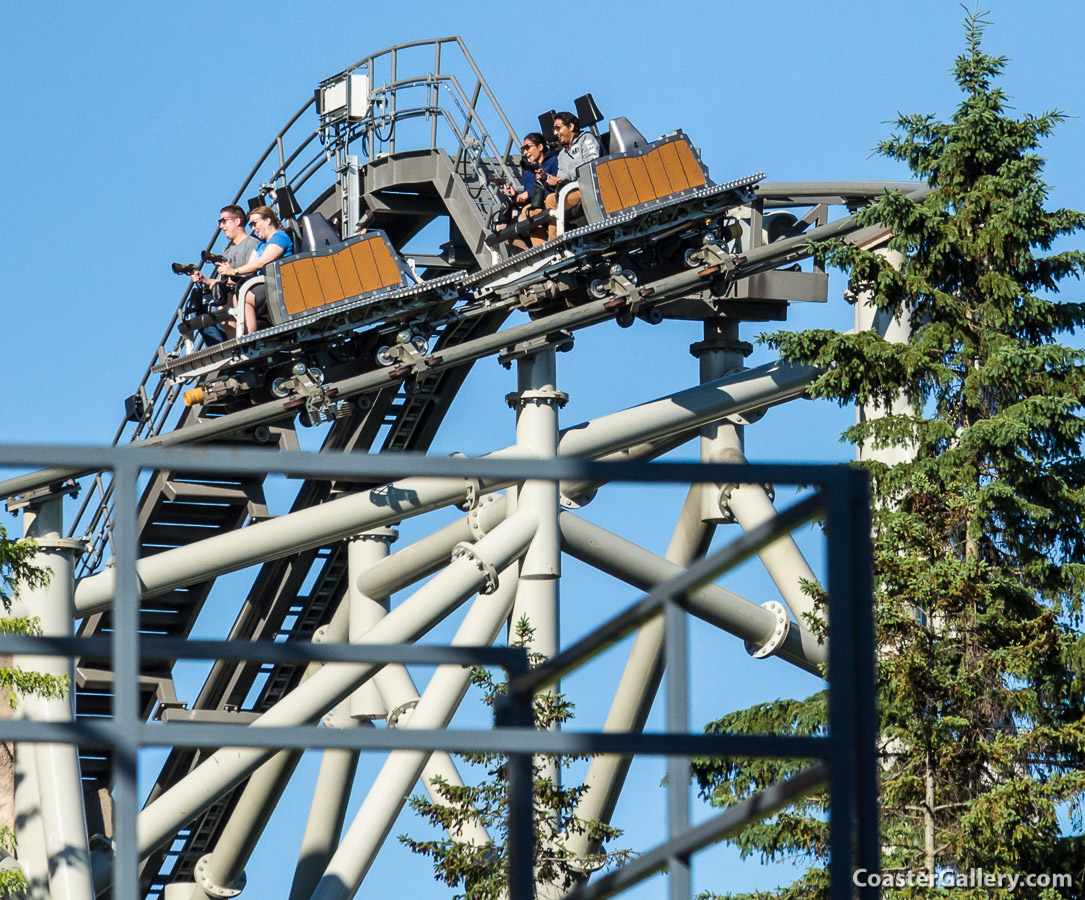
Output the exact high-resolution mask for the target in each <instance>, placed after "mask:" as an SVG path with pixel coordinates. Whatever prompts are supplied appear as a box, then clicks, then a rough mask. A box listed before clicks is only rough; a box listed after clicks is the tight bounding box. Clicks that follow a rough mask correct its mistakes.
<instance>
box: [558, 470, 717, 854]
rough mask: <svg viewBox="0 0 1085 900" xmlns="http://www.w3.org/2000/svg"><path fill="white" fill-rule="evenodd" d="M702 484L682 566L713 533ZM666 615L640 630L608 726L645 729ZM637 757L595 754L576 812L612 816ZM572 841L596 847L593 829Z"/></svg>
mask: <svg viewBox="0 0 1085 900" xmlns="http://www.w3.org/2000/svg"><path fill="white" fill-rule="evenodd" d="M703 495H704V491H703V489H702V485H698V484H694V485H690V489H689V492H688V493H687V494H686V502H685V503H684V504H683V506H682V512H681V514H680V515H679V516H678V522H677V524H676V525H675V529H674V534H673V535H672V537H671V542H670V546H669V547H668V548H667V555H666V560H667V561H668V562H671V563H674V564H675V565H676V566H688V565H689V564H690V563H691V562H692V561H693V560H694V558H695V557H697V556H698V555H700V554H701V552H702V550H703V547H704V546H705V544H707V543H708V540H709V539H710V538H711V533H712V529H713V526H711V525H709V524H707V523H706V522H705V521H704V520H703V518H702V513H703V503H702V499H703ZM663 640H664V617H663V616H658V617H657V618H655V619H653V620H652V621H650V622H646V623H645V624H644V625H642V626H641V627H640V629H639V630H638V631H637V637H636V639H635V640H634V641H633V647H632V649H631V650H630V651H629V659H628V660H627V661H626V664H625V669H624V670H623V672H622V677H621V680H620V681H619V682H618V689H617V690H616V691H615V693H614V700H613V701H612V702H611V705H610V711H609V712H608V713H607V718H606V722H605V723H604V725H603V731H610V732H623V731H634V732H637V731H643V730H644V724H645V722H646V721H647V719H648V713H649V712H650V710H651V708H652V702H653V701H654V700H655V698H656V694H657V692H658V691H659V684H660V680H661V679H662V678H663V668H664V665H663ZM631 762H632V760H631V759H629V758H628V757H624V756H593V757H592V759H591V763H590V764H589V765H588V772H587V774H586V775H585V776H584V786H585V787H586V788H587V790H586V791H585V793H584V796H583V797H582V798H581V800H580V802H579V803H578V804H577V806H576V813H575V815H576V817H577V818H578V819H582V820H592V819H596V820H599V821H603V822H609V821H610V818H611V816H612V815H613V814H614V807H615V805H616V804H617V802H618V795H619V794H620V793H621V790H622V786H623V785H624V784H625V778H626V775H627V774H628V773H629V766H630V764H631ZM567 847H568V848H569V850H570V851H571V852H572V853H573V854H574V855H575V856H577V857H580V858H584V857H586V856H588V855H589V854H591V853H592V852H594V850H595V849H596V848H595V847H594V846H593V845H592V844H591V842H590V841H589V840H588V838H587V835H585V834H583V833H581V834H574V835H570V836H569V838H568V841H567Z"/></svg>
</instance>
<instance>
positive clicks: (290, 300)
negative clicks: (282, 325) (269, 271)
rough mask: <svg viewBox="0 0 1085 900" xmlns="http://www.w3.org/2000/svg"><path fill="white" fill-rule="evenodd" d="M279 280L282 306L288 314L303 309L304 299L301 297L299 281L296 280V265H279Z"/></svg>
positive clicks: (290, 314) (294, 313) (293, 313)
mask: <svg viewBox="0 0 1085 900" xmlns="http://www.w3.org/2000/svg"><path fill="white" fill-rule="evenodd" d="M279 281H280V284H281V285H282V289H283V290H282V294H283V306H284V307H285V308H286V314H287V315H288V316H293V315H296V314H297V313H300V312H304V311H305V301H304V299H302V297H303V292H302V289H301V283H300V282H299V281H298V267H297V266H296V265H294V266H286V265H282V266H279Z"/></svg>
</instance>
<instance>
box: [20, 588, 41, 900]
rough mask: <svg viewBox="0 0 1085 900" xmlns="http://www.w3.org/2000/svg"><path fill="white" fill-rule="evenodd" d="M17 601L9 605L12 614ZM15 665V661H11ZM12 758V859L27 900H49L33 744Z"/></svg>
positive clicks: (23, 711) (22, 709)
mask: <svg viewBox="0 0 1085 900" xmlns="http://www.w3.org/2000/svg"><path fill="white" fill-rule="evenodd" d="M17 605H18V601H17V600H16V601H13V602H12V611H13V612H14V611H15V608H16V606H17ZM13 662H14V661H13ZM15 718H17V719H24V718H26V704H25V703H20V704H19V707H18V708H17V709H16V710H15ZM14 755H15V859H16V861H17V862H18V863H19V865H20V867H21V868H22V870H23V875H24V876H25V877H26V883H27V895H26V900H49V858H48V855H47V854H46V852H45V830H44V829H43V828H42V822H41V795H40V794H39V792H38V766H37V761H36V759H35V753H34V745H33V744H27V743H25V742H24V743H18V744H15V747H14Z"/></svg>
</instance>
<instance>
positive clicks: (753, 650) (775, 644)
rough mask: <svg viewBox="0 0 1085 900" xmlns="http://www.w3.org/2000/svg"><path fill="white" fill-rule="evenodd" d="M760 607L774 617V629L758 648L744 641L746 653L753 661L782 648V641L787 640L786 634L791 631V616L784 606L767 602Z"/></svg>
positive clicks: (771, 601)
mask: <svg viewBox="0 0 1085 900" xmlns="http://www.w3.org/2000/svg"><path fill="white" fill-rule="evenodd" d="M761 606H762V608H764V609H767V610H768V611H769V612H770V613H772V614H773V615H774V616H776V627H775V628H774V629H773V631H772V634H771V635H770V636H769V639H768V640H767V641H765V643H764V644H762V645H761V646H760V647H758V646H757V645H756V644H752V643H750V642H749V641H746V652H747V653H749V654H750V655H751V656H752V657H753V658H754V659H764V658H765V657H766V656H772V654H774V653H775V652H776V651H777V650H779V649H780V647H781V646H783V643H784V641H786V640H787V633H788V632H789V631H790V630H791V614H790V613H789V612H788V610H787V607H786V606H784V604H782V603H781V602H780V601H779V600H769V601H768V602H767V603H762V604H761Z"/></svg>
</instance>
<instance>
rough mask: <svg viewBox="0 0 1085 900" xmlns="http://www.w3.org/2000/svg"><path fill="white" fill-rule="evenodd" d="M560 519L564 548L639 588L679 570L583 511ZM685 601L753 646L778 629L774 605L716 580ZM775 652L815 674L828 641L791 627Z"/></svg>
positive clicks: (700, 615) (697, 613)
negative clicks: (759, 602) (768, 606)
mask: <svg viewBox="0 0 1085 900" xmlns="http://www.w3.org/2000/svg"><path fill="white" fill-rule="evenodd" d="M560 524H561V538H562V545H563V547H564V549H565V552H566V553H568V554H569V555H570V556H573V557H575V558H576V559H579V560H581V561H582V562H586V563H588V565H591V566H594V567H595V568H597V569H599V570H600V571H603V572H606V573H607V574H609V575H613V576H614V577H615V578H619V579H621V580H622V581H624V582H626V583H627V584H631V585H633V586H634V587H637V588H640V589H641V590H644V591H647V590H651V589H652V588H653V587H655V585H657V584H659V583H660V582H662V581H666V580H667V579H668V578H673V577H674V576H675V575H677V574H679V573H680V572H681V568H680V567H679V566H676V565H674V563H671V562H668V561H667V560H665V559H664V558H663V557H662V556H658V555H656V554H655V553H652V551H651V550H647V549H645V548H644V547H640V546H638V545H637V544H634V543H633V542H632V541H627V540H626V539H625V538H622V537H619V536H618V535H616V534H613V533H611V532H609V531H607V530H606V529H605V528H600V527H599V526H598V525H595V524H593V523H591V522H588V521H586V520H585V519H582V518H580V517H579V516H575V515H572V514H571V513H562V515H561V519H560ZM687 604H688V607H689V612H690V613H692V614H693V615H695V616H697V617H698V618H700V619H704V620H705V621H706V622H710V623H711V624H713V625H715V626H717V627H718V628H722V629H724V630H725V631H728V632H730V633H731V634H733V635H735V636H736V637H739V638H741V639H742V640H743V641H745V642H746V643H747V644H748V645H750V647H749V649H751V650H756V649H757V648H759V647H763V646H764V645H765V644H766V643H768V642H769V641H770V640H771V639H772V638H773V636H774V635H775V633H776V625H777V619H776V616H775V615H774V614H773V613H772V612H771V611H770V610H768V609H765V608H764V607H763V606H758V605H757V604H756V603H754V602H753V601H752V600H747V599H746V598H745V597H740V596H739V595H738V594H735V593H733V592H732V591H729V590H727V589H726V588H723V587H720V586H719V585H718V584H707V585H705V586H704V587H702V588H700V589H698V590H696V591H692V592H690V594H689V595H688V598H687ZM772 655H773V656H778V657H780V658H781V659H783V660H786V661H787V662H789V663H792V664H793V665H795V666H797V667H798V668H800V669H803V670H804V671H807V672H810V673H811V674H813V675H820V674H821V673H820V669H819V666H821V665H822V664H823V663H825V661H826V655H825V647H824V645H822V644H819V643H818V642H817V640H816V638H814V637H813V636H811V635H809V634H806V633H803V632H797V631H796V630H795V629H791V630H789V631H788V632H787V635H786V637H784V639H783V641H782V643H781V644H780V646H779V647H777V648H776V649H775V650H774V652H773V654H772Z"/></svg>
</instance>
